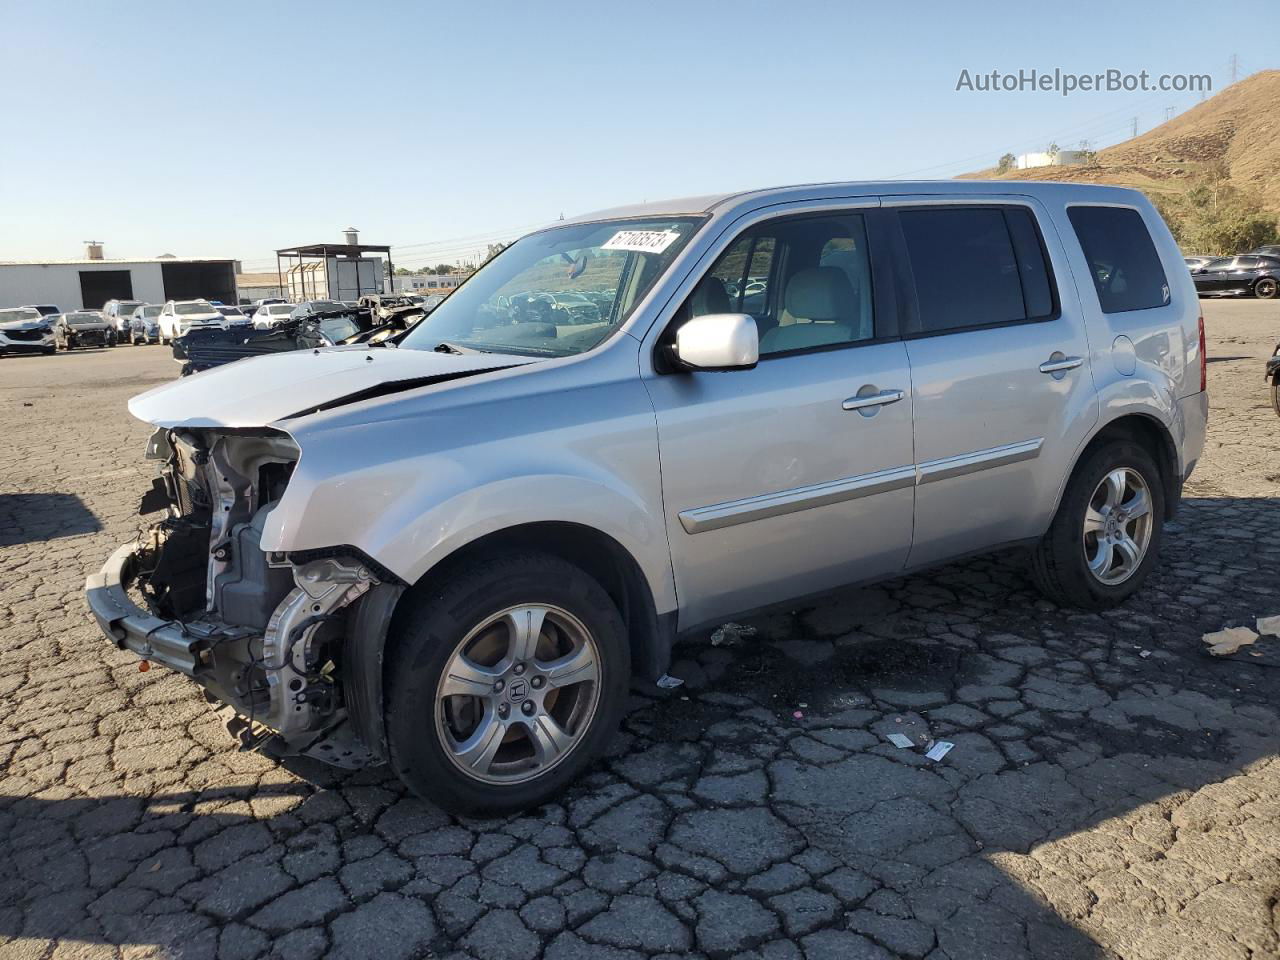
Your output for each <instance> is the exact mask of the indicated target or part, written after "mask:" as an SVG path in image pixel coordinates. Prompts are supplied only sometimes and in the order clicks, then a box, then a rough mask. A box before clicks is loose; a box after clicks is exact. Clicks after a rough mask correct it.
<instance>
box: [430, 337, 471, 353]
mask: <svg viewBox="0 0 1280 960" xmlns="http://www.w3.org/2000/svg"><path fill="white" fill-rule="evenodd" d="M431 349H432V350H434V351H435V352H436V353H456V354H457V355H458V356H462V355H463V354H467V353H484V351H483V350H468V349H467V348H466V347H460V346H458V345H457V344H456V343H450V342H449V341H448V340H442V341H441V342H440V343H437V344H436V345H435V346H434V347H432V348H431Z"/></svg>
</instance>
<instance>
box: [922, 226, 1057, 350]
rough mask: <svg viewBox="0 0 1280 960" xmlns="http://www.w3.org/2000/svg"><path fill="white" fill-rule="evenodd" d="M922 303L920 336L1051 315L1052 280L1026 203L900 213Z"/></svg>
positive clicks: (1024, 320)
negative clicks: (1023, 204)
mask: <svg viewBox="0 0 1280 960" xmlns="http://www.w3.org/2000/svg"><path fill="white" fill-rule="evenodd" d="M898 218H899V222H900V223H901V224H902V234H903V238H904V240H905V241H906V246H907V257H908V259H909V261H910V265H911V273H912V276H913V279H914V281H915V290H916V303H917V305H918V308H919V319H918V321H917V325H918V326H917V329H915V330H912V331H909V332H912V333H916V334H925V335H928V334H934V333H945V332H947V331H951V330H961V329H973V328H981V327H990V326H997V325H1000V324H1007V323H1021V322H1026V321H1034V320H1046V319H1049V318H1050V317H1052V316H1053V313H1054V300H1053V283H1052V277H1051V274H1050V271H1049V265H1048V262H1047V260H1046V259H1045V255H1044V250H1043V247H1042V245H1041V243H1040V237H1039V233H1038V231H1037V230H1036V226H1035V221H1034V219H1033V218H1032V215H1031V212H1030V211H1029V210H1027V209H1026V208H1025V207H1018V206H1010V207H962V206H956V207H937V208H932V209H911V210H902V211H901V212H899V214H898Z"/></svg>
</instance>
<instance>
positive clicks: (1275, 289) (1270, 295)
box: [1253, 277, 1280, 300]
mask: <svg viewBox="0 0 1280 960" xmlns="http://www.w3.org/2000/svg"><path fill="white" fill-rule="evenodd" d="M1277 293H1280V284H1277V283H1276V281H1274V280H1272V279H1271V278H1270V277H1263V278H1262V279H1261V280H1259V281H1258V282H1257V283H1255V284H1254V285H1253V295H1254V296H1255V297H1257V298H1258V299H1259V300H1274V299H1275V298H1276V294H1277Z"/></svg>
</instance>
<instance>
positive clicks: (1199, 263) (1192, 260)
mask: <svg viewBox="0 0 1280 960" xmlns="http://www.w3.org/2000/svg"><path fill="white" fill-rule="evenodd" d="M1217 259H1218V258H1217V257H1201V256H1192V257H1183V258H1182V262H1183V263H1185V264H1186V265H1187V269H1188V270H1192V271H1194V270H1198V269H1199V268H1200V267H1203V266H1204V265H1205V264H1206V263H1209V262H1210V261H1211V260H1217Z"/></svg>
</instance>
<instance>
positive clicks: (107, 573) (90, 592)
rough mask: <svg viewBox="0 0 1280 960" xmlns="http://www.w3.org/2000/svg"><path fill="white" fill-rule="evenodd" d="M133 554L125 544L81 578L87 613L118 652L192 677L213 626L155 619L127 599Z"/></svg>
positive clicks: (130, 547) (128, 545) (134, 552)
mask: <svg viewBox="0 0 1280 960" xmlns="http://www.w3.org/2000/svg"><path fill="white" fill-rule="evenodd" d="M136 552H137V548H136V547H135V546H134V545H133V544H131V543H127V544H125V545H124V546H122V547H120V548H119V549H118V550H116V552H115V553H113V554H111V556H110V557H109V558H108V559H107V562H106V563H105V564H103V567H102V569H101V570H99V571H98V572H97V573H94V574H91V575H90V576H89V577H88V578H87V579H86V580H85V582H84V595H85V600H86V601H87V602H88V604H89V611H90V612H91V613H92V614H93V619H95V620H97V621H98V626H99V627H100V628H101V629H102V632H103V633H104V634H105V635H106V637H107V639H108V640H110V641H111V642H112V643H114V644H115V645H116V646H117V647H119V648H120V649H121V650H132V651H133V652H134V653H136V654H137V655H138V656H140V657H142V658H143V659H144V660H154V661H155V662H156V663H160V664H163V665H164V666H166V667H169V668H170V669H173V670H177V671H178V672H179V673H185V674H186V675H187V676H189V677H195V676H196V674H197V673H198V672H199V671H200V668H201V666H202V660H201V653H202V651H203V650H204V649H206V647H207V645H208V642H209V640H210V638H211V636H212V634H213V633H215V632H216V628H215V627H214V626H213V625H212V624H202V623H187V624H179V623H177V622H176V621H173V620H161V619H159V618H158V617H153V616H151V614H149V613H148V612H147V611H146V610H143V609H142V608H141V607H139V606H138V605H137V604H136V603H134V602H133V601H132V600H130V599H129V595H128V594H127V593H126V592H125V584H127V583H128V582H129V580H130V579H131V576H132V572H133V564H134V560H135V557H136Z"/></svg>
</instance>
